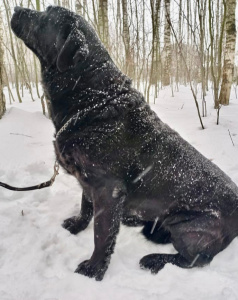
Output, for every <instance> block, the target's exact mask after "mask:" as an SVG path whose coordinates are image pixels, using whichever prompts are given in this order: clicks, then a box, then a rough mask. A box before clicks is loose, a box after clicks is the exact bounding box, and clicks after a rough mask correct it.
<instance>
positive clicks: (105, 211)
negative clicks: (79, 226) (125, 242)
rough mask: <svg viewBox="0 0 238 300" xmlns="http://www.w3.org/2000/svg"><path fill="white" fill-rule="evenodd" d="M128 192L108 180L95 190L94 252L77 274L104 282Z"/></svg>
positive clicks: (120, 184) (116, 182)
mask: <svg viewBox="0 0 238 300" xmlns="http://www.w3.org/2000/svg"><path fill="white" fill-rule="evenodd" d="M125 195H126V191H125V188H124V186H123V185H122V183H121V182H119V181H116V180H111V179H110V180H106V182H105V184H104V185H103V186H100V187H99V188H98V187H97V188H93V191H92V198H93V207H94V251H93V254H92V256H91V258H90V259H89V260H86V261H84V262H82V263H81V264H80V265H79V266H78V268H77V269H76V271H75V272H77V273H80V274H83V275H85V276H88V277H95V279H96V280H102V279H103V276H104V274H105V272H106V270H107V268H108V265H109V262H110V258H111V254H112V253H113V250H114V246H115V243H116V236H117V234H118V232H119V226H120V220H121V215H122V204H123V200H124V199H125Z"/></svg>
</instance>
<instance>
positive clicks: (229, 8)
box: [219, 0, 236, 105]
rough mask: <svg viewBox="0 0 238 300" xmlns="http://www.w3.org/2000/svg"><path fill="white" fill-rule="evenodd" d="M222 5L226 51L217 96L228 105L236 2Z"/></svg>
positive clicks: (232, 61)
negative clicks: (223, 8) (224, 20)
mask: <svg viewBox="0 0 238 300" xmlns="http://www.w3.org/2000/svg"><path fill="white" fill-rule="evenodd" d="M224 5H226V16H224V17H225V18H226V49H225V55H224V66H223V76H222V85H221V90H220V95H219V103H221V104H223V105H228V104H229V99H230V93H231V84H232V77H233V70H234V62H235V46H236V20H235V12H236V0H227V1H224Z"/></svg>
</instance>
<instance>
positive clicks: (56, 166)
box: [0, 161, 59, 192]
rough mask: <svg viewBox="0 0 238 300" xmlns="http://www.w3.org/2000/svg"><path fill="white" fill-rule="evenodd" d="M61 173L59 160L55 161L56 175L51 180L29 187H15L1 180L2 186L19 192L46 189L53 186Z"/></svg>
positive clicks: (0, 184)
mask: <svg viewBox="0 0 238 300" xmlns="http://www.w3.org/2000/svg"><path fill="white" fill-rule="evenodd" d="M58 174H59V164H58V162H57V161H55V165H54V175H53V176H52V177H51V179H50V180H48V181H46V182H43V183H40V184H38V185H33V186H29V187H25V188H18V187H14V186H11V185H8V184H6V183H3V182H1V181H0V186H2V187H3V188H5V189H8V190H11V191H19V192H24V191H33V190H40V189H44V188H47V187H49V186H52V185H53V183H54V181H55V178H56V176H57V175H58Z"/></svg>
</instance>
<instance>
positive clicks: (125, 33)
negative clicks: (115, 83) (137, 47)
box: [122, 0, 133, 77]
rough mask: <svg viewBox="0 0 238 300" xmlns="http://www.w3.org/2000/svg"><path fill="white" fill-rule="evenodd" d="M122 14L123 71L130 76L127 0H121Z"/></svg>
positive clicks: (130, 56)
mask: <svg viewBox="0 0 238 300" xmlns="http://www.w3.org/2000/svg"><path fill="white" fill-rule="evenodd" d="M122 15H123V42H124V46H125V55H126V60H125V68H124V70H125V72H126V74H127V75H128V76H129V77H132V73H133V72H132V67H133V66H132V53H131V43H130V31H129V25H128V11H127V0H122Z"/></svg>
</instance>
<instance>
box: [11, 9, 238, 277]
mask: <svg viewBox="0 0 238 300" xmlns="http://www.w3.org/2000/svg"><path fill="white" fill-rule="evenodd" d="M11 26H12V29H13V31H14V32H15V34H16V35H17V36H18V37H19V38H21V39H22V40H23V41H24V42H25V44H26V45H27V46H28V47H29V48H30V49H31V50H32V51H33V52H34V53H35V54H36V55H37V56H38V58H39V60H40V62H41V66H42V81H43V85H44V90H45V94H46V97H47V98H48V99H49V100H50V101H51V110H52V120H53V123H54V126H55V129H56V133H59V132H60V130H61V128H62V126H63V125H65V124H67V126H65V127H64V130H61V133H60V134H59V135H58V136H57V138H56V140H55V142H54V145H55V152H56V156H57V159H58V161H59V162H60V164H61V165H62V167H63V168H64V169H65V170H66V171H67V172H68V173H70V174H72V175H74V176H75V177H76V178H77V179H78V181H79V183H80V185H81V187H82V188H83V196H82V205H81V213H80V214H79V216H75V217H72V218H70V219H67V220H65V221H64V223H63V227H64V228H66V229H68V230H69V231H70V232H71V233H73V234H77V233H78V232H80V231H82V230H83V229H85V228H86V227H87V226H88V224H89V222H90V220H91V219H92V216H93V215H94V242H95V248H94V251H93V254H92V256H91V258H90V259H89V260H87V261H84V262H82V263H81V264H80V265H79V266H78V268H77V270H76V272H78V273H80V274H84V275H86V276H89V277H95V278H96V279H97V280H101V279H102V278H103V276H104V274H105V272H106V270H107V268H108V264H109V261H110V257H111V254H112V253H113V250H114V246H115V243H116V235H117V233H118V231H119V227H120V222H121V221H122V222H123V223H124V224H128V225H131V226H132V225H143V226H144V229H143V230H142V232H143V233H144V235H145V236H146V237H147V239H149V240H151V241H154V242H157V243H167V242H172V243H173V245H174V247H175V249H176V250H177V251H178V254H176V255H168V254H151V255H148V256H145V257H144V258H142V260H141V261H140V265H141V267H142V268H147V269H150V270H151V271H152V272H154V273H157V272H158V271H159V270H160V269H162V268H163V266H164V265H165V264H166V263H172V264H175V265H177V266H180V267H183V268H191V267H193V266H203V265H205V264H207V263H209V262H210V261H211V260H212V259H213V257H214V256H215V255H216V254H217V253H218V252H220V251H222V250H223V249H224V248H226V247H227V245H228V244H229V243H230V242H231V241H232V240H233V239H234V237H236V236H237V234H238V210H237V207H238V188H237V187H236V185H235V184H234V183H233V182H232V181H231V179H230V178H229V177H228V176H227V175H225V174H224V173H223V172H222V171H221V170H220V169H219V168H218V167H217V166H215V165H214V164H213V163H211V161H209V160H208V159H206V158H205V157H204V156H203V155H201V154H200V153H199V152H198V151H196V150H195V149H194V148H193V147H192V146H191V145H189V144H188V143H187V142H186V141H184V140H183V139H182V138H181V137H180V136H179V134H178V133H176V132H175V131H173V130H172V129H171V128H169V127H168V126H167V125H166V124H164V123H163V122H161V120H160V119H159V118H158V117H157V115H156V114H155V113H154V112H153V111H152V110H151V109H150V107H149V106H148V105H147V104H146V102H145V100H144V98H143V96H142V95H141V94H140V93H139V92H138V91H136V90H135V89H133V88H132V87H131V80H130V79H129V78H127V77H126V76H125V75H124V74H122V73H121V71H120V70H118V68H117V67H116V66H115V64H114V63H113V61H112V59H111V58H110V56H109V54H108V52H107V51H106V50H105V48H104V46H103V45H102V43H101V42H100V40H99V38H98V37H97V35H96V33H95V31H94V30H93V28H92V27H91V26H90V25H89V24H88V23H87V22H86V21H85V20H84V19H83V18H82V17H81V16H78V15H76V14H75V13H73V12H70V11H69V10H67V9H64V8H62V7H48V8H47V10H46V11H45V12H36V11H32V10H29V9H25V8H20V7H16V8H15V13H14V15H13V17H12V21H11ZM69 120H70V121H69ZM67 122H68V123H67ZM66 201H67V199H66Z"/></svg>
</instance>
